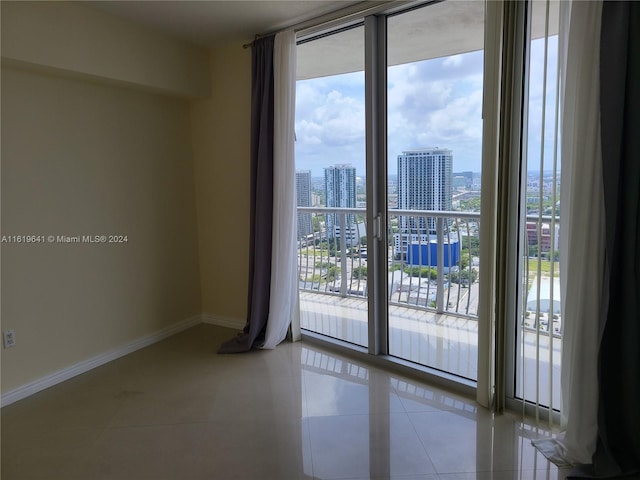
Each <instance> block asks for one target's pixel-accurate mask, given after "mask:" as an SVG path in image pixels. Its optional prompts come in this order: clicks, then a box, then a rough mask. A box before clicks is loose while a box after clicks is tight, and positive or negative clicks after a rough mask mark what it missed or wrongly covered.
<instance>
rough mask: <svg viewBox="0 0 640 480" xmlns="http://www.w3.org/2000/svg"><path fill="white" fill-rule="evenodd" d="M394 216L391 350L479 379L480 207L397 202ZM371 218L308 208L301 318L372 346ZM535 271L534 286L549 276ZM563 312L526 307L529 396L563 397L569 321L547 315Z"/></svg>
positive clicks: (524, 357)
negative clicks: (433, 207) (564, 336)
mask: <svg viewBox="0 0 640 480" xmlns="http://www.w3.org/2000/svg"><path fill="white" fill-rule="evenodd" d="M388 217H389V218H388V226H389V231H388V240H389V241H388V245H387V252H388V253H387V259H388V260H387V262H388V263H387V275H388V298H387V300H388V305H389V353H390V354H391V355H392V356H395V357H399V358H402V359H404V360H408V361H410V362H413V363H416V364H419V365H424V366H427V367H430V368H434V369H437V370H440V371H444V372H447V373H450V374H453V375H456V376H459V377H463V378H466V379H470V380H476V379H477V368H478V365H477V358H478V292H479V272H480V268H481V266H480V263H479V259H478V248H479V242H478V238H479V229H480V214H479V213H474V212H440V211H412V210H406V211H405V210H389V211H388ZM365 218H366V217H365V209H358V208H309V207H299V208H298V222H299V225H307V226H308V229H309V231H310V233H304V232H302V233H304V234H303V235H301V238H300V242H299V245H298V267H299V282H300V283H299V285H300V287H299V288H300V309H301V326H302V328H303V329H305V330H310V331H312V332H316V333H319V334H322V335H327V336H330V337H333V338H337V339H339V340H342V341H345V342H349V343H352V344H356V345H360V346H363V347H366V346H367V343H368V333H367V332H368V331H367V327H368V311H367V310H368V304H367V266H368V265H367V261H368V255H367V243H368V238H367V237H366V221H365ZM547 220H548V219H547ZM343 232H344V234H343ZM557 266H558V265H557V264H556V268H557ZM527 267H528V265H527ZM527 273H528V274H529V276H528V278H529V287H532V286H533V285H536V284H538V283H539V282H537V278H536V272H535V271H532V270H531V269H529V268H527ZM542 285H544V283H542ZM543 307H544V304H543ZM554 316H555V317H558V315H557V314H554V313H553V312H552V311H549V312H546V311H544V308H542V309H541V308H540V306H538V308H537V309H536V308H535V307H533V311H528V312H525V314H524V315H523V322H522V335H521V338H520V341H519V346H518V349H519V350H520V351H521V355H520V357H519V361H518V365H517V368H518V370H519V372H521V375H520V377H519V378H522V379H523V381H521V382H519V385H518V387H517V388H518V389H519V392H520V395H524V398H527V399H532V400H535V401H538V402H540V403H542V404H545V405H548V404H549V402H550V401H551V400H552V401H553V405H556V406H558V405H559V404H560V398H559V395H560V387H559V379H560V346H561V326H560V323H559V318H554V323H553V325H554V330H553V334H552V335H551V338H550V337H549V334H548V329H549V323H550V322H548V321H546V322H545V319H546V318H547V317H549V319H550V318H551V317H554ZM534 318H537V319H539V321H532V320H533V319H534ZM536 327H537V330H536ZM550 345H552V348H551V349H550ZM549 379H551V382H550V381H549ZM536 385H537V387H536Z"/></svg>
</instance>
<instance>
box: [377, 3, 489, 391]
mask: <svg viewBox="0 0 640 480" xmlns="http://www.w3.org/2000/svg"><path fill="white" fill-rule="evenodd" d="M387 30H388V70H387V76H388V86H387V94H388V118H387V123H388V172H389V178H388V182H387V183H388V202H389V205H388V207H389V210H388V215H389V254H388V262H389V282H388V287H389V292H388V293H389V299H388V300H389V353H390V354H391V355H394V356H397V357H400V358H403V359H406V360H410V361H413V362H416V363H419V364H422V365H426V366H429V367H433V368H437V369H439V370H443V371H446V372H448V373H452V374H455V375H458V376H462V377H465V378H469V379H473V380H475V379H476V378H477V350H478V337H477V332H478V320H477V311H478V310H477V306H478V273H479V269H480V265H479V260H478V257H479V227H480V172H481V164H482V154H481V152H482V96H483V43H484V2H463V1H456V2H442V3H437V4H434V5H429V6H426V7H424V8H421V9H416V10H411V11H408V12H406V13H402V14H399V15H396V16H393V17H390V18H389V19H388V23H387Z"/></svg>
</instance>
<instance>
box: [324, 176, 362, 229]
mask: <svg viewBox="0 0 640 480" xmlns="http://www.w3.org/2000/svg"><path fill="white" fill-rule="evenodd" d="M324 193H325V199H326V203H327V205H326V206H327V207H329V208H330V207H342V208H355V206H356V168H355V167H353V166H351V165H334V166H333V167H326V168H325V169H324ZM354 221H355V217H354V215H347V217H346V222H347V225H345V227H347V226H350V225H352V224H353V223H354ZM338 226H339V221H338V216H337V215H327V232H328V233H329V236H330V237H333V236H339V228H338Z"/></svg>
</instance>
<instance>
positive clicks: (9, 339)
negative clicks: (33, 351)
mask: <svg viewBox="0 0 640 480" xmlns="http://www.w3.org/2000/svg"><path fill="white" fill-rule="evenodd" d="M2 340H3V342H4V348H11V347H15V345H16V331H15V330H5V331H4V332H2Z"/></svg>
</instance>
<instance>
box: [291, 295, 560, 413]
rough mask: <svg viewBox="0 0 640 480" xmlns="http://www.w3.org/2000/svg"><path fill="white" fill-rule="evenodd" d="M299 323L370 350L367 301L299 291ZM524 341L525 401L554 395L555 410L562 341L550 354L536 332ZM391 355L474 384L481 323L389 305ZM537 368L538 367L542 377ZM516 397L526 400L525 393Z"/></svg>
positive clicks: (546, 339)
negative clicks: (469, 380)
mask: <svg viewBox="0 0 640 480" xmlns="http://www.w3.org/2000/svg"><path fill="white" fill-rule="evenodd" d="M300 323H301V326H302V328H303V329H306V330H310V331H313V332H316V333H319V334H322V335H327V336H329V337H333V338H337V339H340V340H343V341H345V342H349V343H354V344H356V345H360V346H363V347H366V346H367V343H368V334H367V299H366V298H356V297H340V296H336V295H327V294H321V293H313V292H308V291H300ZM521 340H522V343H521V344H520V345H519V350H520V351H524V356H522V357H521V358H522V359H523V360H524V361H522V360H519V361H518V365H517V369H518V372H520V376H519V378H523V379H524V382H523V384H524V386H525V391H524V395H525V398H526V399H527V400H530V401H538V402H540V403H542V404H544V405H548V404H549V392H550V390H551V391H552V392H553V405H554V406H555V407H556V408H557V407H559V406H560V355H561V354H560V347H561V340H560V339H559V338H554V341H553V351H552V352H549V348H548V344H549V337H548V335H542V334H541V335H539V336H536V332H535V331H528V330H525V332H524V336H523V337H521ZM389 353H390V354H391V355H393V356H395V357H399V358H402V359H404V360H408V361H411V362H414V363H417V364H420V365H424V366H427V367H430V368H434V369H437V370H441V371H445V372H448V373H451V374H453V375H457V376H460V377H464V378H467V379H471V380H476V379H477V370H478V360H477V359H478V320H477V319H474V318H464V317H458V316H455V315H446V314H437V313H435V312H432V311H428V310H423V309H415V308H409V307H402V306H396V305H390V306H389ZM536 363H537V364H539V365H540V368H539V369H538V372H536ZM549 365H552V367H551V368H549ZM550 375H551V378H552V381H551V382H549V378H550ZM536 382H537V384H538V393H537V395H536ZM550 383H551V384H552V388H551V389H550V387H549V384H550ZM521 384H522V383H521ZM517 396H522V390H521V389H520V393H519V395H517Z"/></svg>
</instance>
